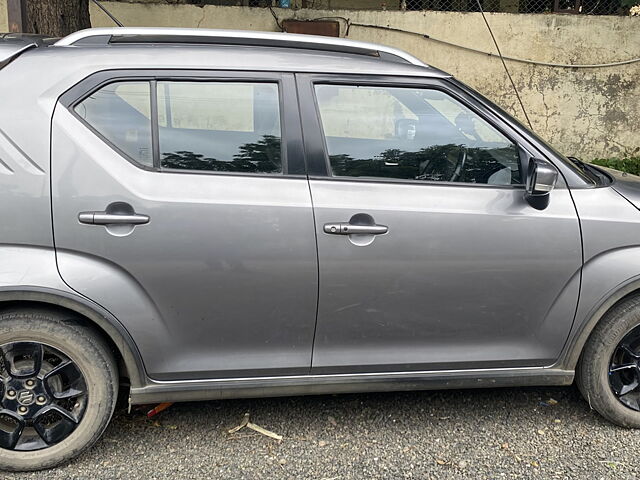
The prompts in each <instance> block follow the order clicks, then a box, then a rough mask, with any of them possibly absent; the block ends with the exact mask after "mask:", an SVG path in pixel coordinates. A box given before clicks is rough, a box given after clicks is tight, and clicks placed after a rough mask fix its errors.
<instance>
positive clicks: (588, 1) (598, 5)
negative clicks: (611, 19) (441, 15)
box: [400, 0, 625, 15]
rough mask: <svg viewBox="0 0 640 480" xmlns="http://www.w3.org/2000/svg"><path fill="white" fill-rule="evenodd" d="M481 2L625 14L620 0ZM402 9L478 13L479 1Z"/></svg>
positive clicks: (420, 1)
mask: <svg viewBox="0 0 640 480" xmlns="http://www.w3.org/2000/svg"><path fill="white" fill-rule="evenodd" d="M480 3H481V5H482V9H483V10H484V11H486V12H512V13H554V12H557V13H576V14H589V15H618V14H623V13H625V11H624V8H623V7H622V5H621V2H620V0H506V1H505V0H481V2H480ZM400 6H401V8H402V7H404V9H406V10H438V11H452V12H475V11H478V4H477V2H476V0H405V2H402V3H401V5H400Z"/></svg>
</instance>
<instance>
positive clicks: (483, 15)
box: [476, 0, 533, 130]
mask: <svg viewBox="0 0 640 480" xmlns="http://www.w3.org/2000/svg"><path fill="white" fill-rule="evenodd" d="M476 3H477V4H478V8H479V9H480V13H481V14H482V19H483V20H484V24H485V25H486V26H487V28H488V29H489V34H490V35H491V39H492V40H493V44H494V45H495V47H496V50H497V51H498V55H499V56H500V61H501V62H502V66H503V67H504V71H505V72H506V73H507V77H509V82H511V86H512V87H513V91H514V92H515V94H516V98H517V99H518V103H519V104H520V108H522V113H524V118H526V119H527V123H528V124H529V128H530V129H531V130H533V125H532V124H531V120H529V115H528V114H527V109H526V108H524V103H523V102H522V98H520V92H519V91H518V87H516V83H515V82H514V81H513V78H512V77H511V73H509V69H508V68H507V63H506V62H505V61H504V57H503V56H502V52H501V51H500V46H499V45H498V41H497V40H496V37H495V35H494V34H493V30H491V25H489V21H488V20H487V17H486V15H485V14H484V10H483V9H482V4H481V3H480V0H476Z"/></svg>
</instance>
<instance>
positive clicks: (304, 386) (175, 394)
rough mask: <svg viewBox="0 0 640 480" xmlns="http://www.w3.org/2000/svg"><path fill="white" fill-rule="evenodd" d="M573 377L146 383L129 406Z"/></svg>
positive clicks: (386, 376) (546, 373)
mask: <svg viewBox="0 0 640 480" xmlns="http://www.w3.org/2000/svg"><path fill="white" fill-rule="evenodd" d="M574 374H575V372H574V371H573V370H564V369H560V368H554V367H518V368H487V369H469V370H437V371H420V372H384V373H359V374H350V373H349V374H333V375H289V376H277V377H251V378H224V379H212V380H185V381H156V380H149V382H148V383H147V385H145V386H144V387H134V388H131V392H130V397H129V403H130V404H132V405H136V404H142V403H155V402H158V403H159V402H191V401H201V400H221V399H228V398H255V397H280V396H297V395H326V394H339V393H358V392H388V391H403V390H405V391H406V390H444V389H456V388H493V387H516V386H518V387H523V386H547V385H570V384H571V383H572V382H573V377H574Z"/></svg>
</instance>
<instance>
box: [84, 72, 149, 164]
mask: <svg viewBox="0 0 640 480" xmlns="http://www.w3.org/2000/svg"><path fill="white" fill-rule="evenodd" d="M75 111H76V113H77V114H78V115H79V116H80V117H81V118H83V119H84V120H85V121H86V122H87V123H88V124H89V125H91V126H92V127H93V128H94V129H95V130H96V131H97V132H98V133H99V134H100V135H102V136H103V137H104V138H105V139H106V140H107V141H109V143H111V144H112V145H113V146H115V147H116V148H117V149H119V150H121V151H122V152H123V153H125V154H126V155H127V156H129V157H130V158H131V159H133V160H135V161H136V162H138V163H140V164H142V165H145V166H148V167H151V166H153V153H152V147H151V90H150V87H149V82H117V83H111V84H109V85H107V86H105V87H104V88H101V89H100V90H98V91H96V92H94V93H92V94H91V95H90V96H89V97H87V98H85V99H84V100H83V101H82V102H81V103H80V104H78V105H77V106H76V108H75Z"/></svg>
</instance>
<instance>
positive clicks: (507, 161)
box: [329, 144, 521, 184]
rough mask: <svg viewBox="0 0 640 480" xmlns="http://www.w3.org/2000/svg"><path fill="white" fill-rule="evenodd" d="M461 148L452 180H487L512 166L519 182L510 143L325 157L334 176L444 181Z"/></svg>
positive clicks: (516, 159) (512, 148) (437, 146)
mask: <svg viewBox="0 0 640 480" xmlns="http://www.w3.org/2000/svg"><path fill="white" fill-rule="evenodd" d="M463 149H466V154H467V157H466V160H465V163H464V167H463V168H462V169H461V171H460V174H459V176H458V178H457V179H456V181H458V182H466V183H487V182H488V180H489V177H490V176H491V175H493V174H494V173H495V172H497V171H499V170H502V169H504V168H505V167H506V166H513V169H514V170H515V171H514V173H513V175H512V183H515V184H517V183H521V181H520V174H519V171H518V162H519V159H518V154H517V151H516V149H515V147H514V146H507V147H502V148H482V147H465V146H464V145H455V144H447V145H432V146H430V147H426V148H422V149H420V150H418V151H417V152H407V151H403V150H399V149H387V150H385V151H383V152H381V153H380V154H379V155H377V156H375V157H374V158H369V159H354V158H353V157H351V156H349V155H347V154H340V155H331V156H330V157H329V158H330V161H331V168H332V170H333V173H334V175H336V176H344V177H384V178H397V179H410V180H430V181H448V180H450V179H451V178H452V177H453V176H454V172H455V171H456V167H457V166H458V163H459V161H460V160H461V158H462V155H461V154H462V151H463Z"/></svg>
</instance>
